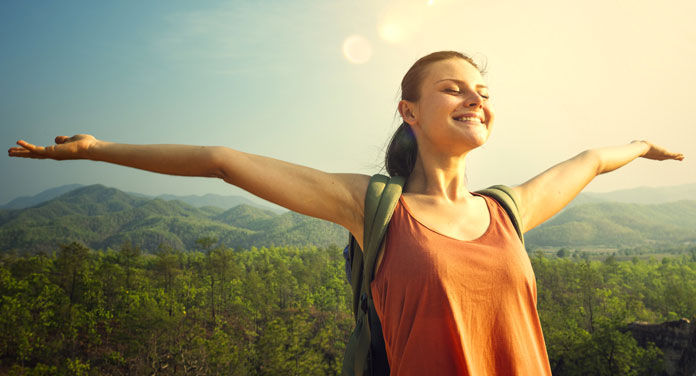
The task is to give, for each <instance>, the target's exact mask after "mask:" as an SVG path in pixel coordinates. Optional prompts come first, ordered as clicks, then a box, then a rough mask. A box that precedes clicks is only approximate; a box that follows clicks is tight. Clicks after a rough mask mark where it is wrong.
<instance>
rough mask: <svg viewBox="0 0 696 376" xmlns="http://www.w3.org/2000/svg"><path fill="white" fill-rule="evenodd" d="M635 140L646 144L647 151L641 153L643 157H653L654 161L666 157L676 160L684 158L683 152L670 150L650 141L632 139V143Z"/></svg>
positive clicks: (665, 158) (663, 159)
mask: <svg viewBox="0 0 696 376" xmlns="http://www.w3.org/2000/svg"><path fill="white" fill-rule="evenodd" d="M635 142H642V143H644V144H646V145H647V146H648V151H646V152H645V154H643V155H641V157H643V158H647V159H654V160H656V161H666V160H668V159H674V160H677V161H682V160H684V154H682V153H674V152H671V151H669V150H667V149H665V148H663V147H662V146H658V145H655V144H653V143H652V142H650V141H644V140H642V141H633V143H635Z"/></svg>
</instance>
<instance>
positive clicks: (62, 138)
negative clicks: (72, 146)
mask: <svg viewBox="0 0 696 376" xmlns="http://www.w3.org/2000/svg"><path fill="white" fill-rule="evenodd" d="M55 141H56V144H63V143H65V142H66V141H70V138H69V137H67V136H58V137H56V140H55Z"/></svg>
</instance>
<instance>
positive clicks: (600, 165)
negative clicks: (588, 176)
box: [578, 149, 607, 176]
mask: <svg viewBox="0 0 696 376" xmlns="http://www.w3.org/2000/svg"><path fill="white" fill-rule="evenodd" d="M578 158H580V159H582V161H583V162H584V163H585V164H586V165H587V166H588V167H589V168H590V169H591V170H592V171H594V174H595V176H597V175H600V174H603V173H605V172H607V171H605V166H606V164H605V163H604V161H603V160H602V153H600V152H599V150H596V149H590V150H585V151H583V152H582V153H580V154H579V155H578Z"/></svg>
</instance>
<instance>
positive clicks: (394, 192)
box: [343, 174, 405, 375]
mask: <svg viewBox="0 0 696 376" xmlns="http://www.w3.org/2000/svg"><path fill="white" fill-rule="evenodd" d="M404 182H405V179H404V178H403V177H399V176H395V177H392V178H389V177H388V176H384V175H379V174H377V175H374V176H372V178H371V179H370V183H369V184H368V187H367V193H366V195H365V215H364V218H365V228H364V232H363V252H362V257H360V256H361V255H357V254H355V255H354V256H357V257H356V260H355V261H354V262H353V264H352V267H353V268H355V267H356V266H361V267H360V268H359V269H360V270H359V271H356V270H355V269H353V270H352V272H353V273H352V275H351V278H352V280H351V281H352V286H351V287H352V288H353V312H354V314H355V319H356V328H355V331H354V333H353V334H352V335H351V338H350V340H349V342H348V345H347V347H346V356H345V358H344V364H343V374H344V375H363V373H364V372H365V370H367V368H368V367H367V365H368V362H369V361H371V362H372V364H371V367H373V371H375V368H379V369H384V367H386V369H388V367H389V365H388V364H387V363H386V353H385V354H382V355H381V356H380V357H379V358H384V359H380V360H381V361H383V363H384V364H376V363H375V362H376V361H377V359H371V360H368V359H369V358H370V356H369V352H370V349H371V347H372V342H373V338H372V330H373V329H374V330H379V331H380V332H381V324H380V323H379V318H378V317H377V316H376V312H374V303H373V301H372V290H371V289H370V283H371V282H372V280H373V278H374V269H375V263H376V261H377V256H378V255H379V251H380V249H381V248H382V245H383V241H382V240H383V239H384V235H385V233H386V232H387V228H388V227H389V220H391V217H392V214H393V213H394V209H395V208H396V204H397V203H398V202H399V197H401V191H402V189H403V185H404ZM359 258H362V260H361V261H362V262H360V260H358V259H359ZM360 274H362V275H360ZM356 277H357V278H356ZM372 315H374V317H372ZM380 334H381V333H380ZM381 341H383V339H382V340H381ZM349 347H350V348H351V349H354V351H350V352H349ZM379 347H381V348H382V349H381V350H382V351H383V347H384V345H383V344H382V345H381V346H379ZM374 355H375V354H373V357H374ZM346 362H348V363H346ZM377 372H379V371H377Z"/></svg>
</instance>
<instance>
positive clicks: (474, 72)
mask: <svg viewBox="0 0 696 376" xmlns="http://www.w3.org/2000/svg"><path fill="white" fill-rule="evenodd" d="M448 79H451V80H456V81H461V82H464V83H467V84H468V85H470V86H478V85H484V86H485V85H486V82H485V80H484V79H483V76H482V75H481V72H479V71H478V69H476V67H474V66H473V65H471V63H469V62H468V61H466V60H463V59H447V60H442V61H438V62H436V63H433V64H431V65H430V66H429V67H428V70H427V74H426V75H425V78H424V80H423V83H424V84H426V85H428V84H429V85H435V84H437V83H438V82H440V81H442V80H448Z"/></svg>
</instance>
